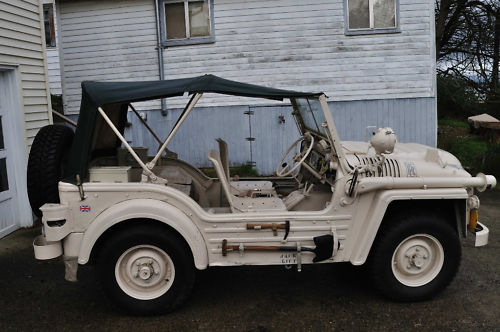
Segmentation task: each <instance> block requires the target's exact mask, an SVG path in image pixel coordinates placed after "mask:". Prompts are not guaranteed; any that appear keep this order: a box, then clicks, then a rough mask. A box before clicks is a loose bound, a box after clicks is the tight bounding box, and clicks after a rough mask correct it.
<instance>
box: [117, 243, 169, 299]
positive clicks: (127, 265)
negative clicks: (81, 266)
mask: <svg viewBox="0 0 500 332" xmlns="http://www.w3.org/2000/svg"><path fill="white" fill-rule="evenodd" d="M115 278H116V282H117V283H118V286H120V288H121V290H122V291H123V292H125V294H127V295H129V296H131V297H133V298H136V299H139V300H152V299H156V298H158V297H160V296H162V295H163V294H165V293H166V292H167V291H168V290H169V289H170V287H172V284H173V282H174V279H175V267H174V263H173V261H172V259H171V258H170V256H169V255H168V254H167V253H166V252H165V251H163V250H162V249H160V248H158V247H156V246H152V245H138V246H135V247H132V248H129V249H128V250H126V251H125V252H124V253H123V254H122V255H121V256H120V257H119V258H118V261H117V262H116V265H115Z"/></svg>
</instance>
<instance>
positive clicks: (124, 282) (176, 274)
mask: <svg viewBox="0 0 500 332" xmlns="http://www.w3.org/2000/svg"><path fill="white" fill-rule="evenodd" d="M98 272H99V277H100V279H101V282H102V284H103V287H104V290H105V291H106V292H107V294H108V295H109V296H110V298H111V299H112V300H113V301H114V302H115V303H116V304H118V305H119V306H120V307H122V308H124V309H125V310H127V311H128V312H130V313H133V314H154V313H158V312H168V311H171V310H174V309H175V308H177V307H178V306H180V305H181V304H182V303H183V302H184V301H185V300H186V299H187V297H188V295H189V293H190V291H191V289H192V287H193V284H194V279H195V269H194V263H193V259H192V256H191V253H190V250H189V248H188V247H187V245H186V244H185V243H184V242H183V241H182V240H181V239H180V238H179V236H177V234H175V233H173V232H169V231H168V230H166V229H163V228H160V227H154V226H151V225H148V226H146V225H145V226H137V227H131V228H127V229H124V230H122V231H121V232H119V233H117V234H115V235H113V236H112V237H111V238H110V239H109V240H108V241H107V243H106V245H105V246H104V247H103V248H102V250H101V254H100V257H99V260H98Z"/></svg>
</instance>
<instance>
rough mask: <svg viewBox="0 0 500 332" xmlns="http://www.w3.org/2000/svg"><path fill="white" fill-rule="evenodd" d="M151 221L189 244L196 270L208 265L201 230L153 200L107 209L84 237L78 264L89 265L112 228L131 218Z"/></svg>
mask: <svg viewBox="0 0 500 332" xmlns="http://www.w3.org/2000/svg"><path fill="white" fill-rule="evenodd" d="M140 218H144V219H152V220H157V221H160V222H163V223H165V224H167V225H169V226H170V227H172V228H173V229H175V230H176V231H177V232H179V234H180V235H181V236H182V237H183V238H184V239H185V240H186V242H187V243H188V245H189V247H190V249H191V252H192V254H193V258H194V264H195V266H196V268H197V269H199V270H203V269H206V268H207V266H208V252H207V247H206V246H205V240H204V239H203V236H202V235H201V233H200V231H199V229H198V228H197V227H196V225H195V224H194V223H193V221H192V220H190V219H189V218H188V217H187V216H186V215H185V214H184V213H182V212H181V211H180V210H179V209H177V208H175V207H173V206H172V205H170V204H168V203H165V202H162V201H158V200H153V199H132V200H128V201H124V202H121V203H118V204H115V205H113V206H112V207H110V208H109V209H106V210H104V211H103V212H102V213H101V214H100V215H99V216H97V218H95V220H94V221H93V222H92V223H91V224H90V225H89V227H88V229H87V230H86V231H85V233H84V235H83V240H82V245H81V247H80V252H79V254H78V263H79V264H86V263H87V262H88V261H89V257H90V253H91V251H92V248H93V247H94V245H95V243H96V242H97V240H98V239H99V237H100V236H101V235H102V234H103V233H104V232H105V231H106V230H108V229H109V228H110V227H112V226H114V225H116V224H118V223H120V222H122V221H126V220H130V219H140Z"/></svg>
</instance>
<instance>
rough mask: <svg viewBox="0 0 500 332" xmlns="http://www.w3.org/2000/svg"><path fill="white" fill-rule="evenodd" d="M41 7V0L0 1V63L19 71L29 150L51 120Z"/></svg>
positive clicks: (26, 142)
mask: <svg viewBox="0 0 500 332" xmlns="http://www.w3.org/2000/svg"><path fill="white" fill-rule="evenodd" d="M40 15H41V7H40V3H39V2H38V1H21V0H18V1H15V2H13V1H2V0H0V63H2V64H7V65H13V66H16V67H17V69H18V72H19V78H20V84H21V90H20V97H21V100H22V107H21V109H19V110H18V111H19V112H21V113H22V116H23V118H24V120H25V125H24V128H25V135H24V136H25V137H26V141H25V144H26V146H27V148H28V150H29V147H30V146H31V143H32V141H33V139H32V138H33V137H34V136H35V135H36V133H37V132H38V130H39V129H40V127H42V126H45V125H47V124H48V123H49V121H50V115H49V105H50V100H49V97H48V94H47V77H46V71H45V65H46V64H45V56H44V51H45V49H44V41H43V39H42V33H41V30H42V20H41V17H40Z"/></svg>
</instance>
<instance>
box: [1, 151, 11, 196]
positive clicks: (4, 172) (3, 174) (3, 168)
mask: <svg viewBox="0 0 500 332" xmlns="http://www.w3.org/2000/svg"><path fill="white" fill-rule="evenodd" d="M6 190H9V182H8V181H7V165H6V163H5V158H3V159H0V192H2V191H6Z"/></svg>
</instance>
